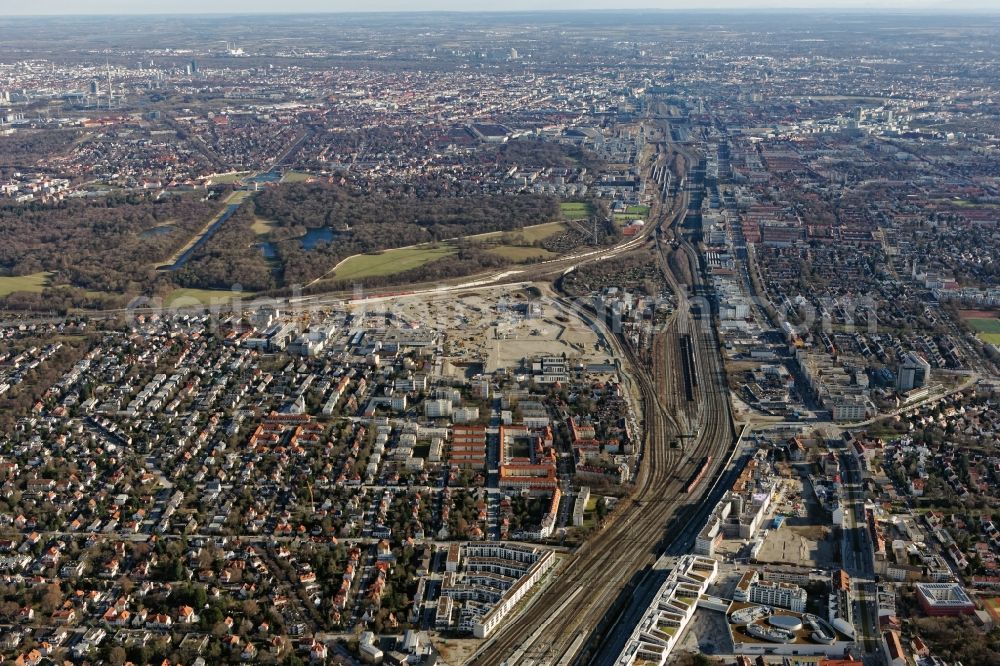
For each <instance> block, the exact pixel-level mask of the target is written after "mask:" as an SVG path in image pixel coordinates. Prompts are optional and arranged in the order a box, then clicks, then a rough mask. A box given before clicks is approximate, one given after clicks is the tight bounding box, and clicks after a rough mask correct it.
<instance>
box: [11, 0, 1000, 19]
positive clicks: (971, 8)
mask: <svg viewBox="0 0 1000 666" xmlns="http://www.w3.org/2000/svg"><path fill="white" fill-rule="evenodd" d="M630 9H646V10H650V9H652V10H656V9H661V10H675V11H676V10H685V11H697V10H709V11H719V10H723V11H741V10H742V11H759V10H796V11H802V10H806V11H808V10H815V11H824V12H830V11H838V10H844V11H893V12H898V11H906V12H990V13H995V12H998V11H1000V6H998V5H997V3H996V2H995V1H994V0H957V1H953V2H945V1H944V0H835V1H833V2H826V1H821V0H705V1H704V2H702V3H699V6H698V7H696V8H695V7H692V6H691V4H690V3H689V2H683V1H681V0H625V2H620V1H618V2H615V1H613V0H510V1H509V2H507V3H506V4H504V5H503V7H502V8H498V7H497V5H496V4H495V3H492V2H483V1H481V0H421V1H419V2H414V1H413V0H371V1H370V2H367V3H365V4H364V5H363V6H359V5H358V4H357V3H354V2H347V1H344V0H288V1H286V2H284V3H281V4H280V5H276V4H275V3H274V2H273V0H216V1H215V2H213V3H204V2H200V1H198V0H175V1H174V2H173V3H171V4H170V5H169V6H167V5H164V4H163V3H160V2H148V1H146V2H143V1H139V2H136V1H135V0H131V1H130V0H50V1H49V2H48V3H46V4H45V5H44V6H38V5H33V4H27V5H21V6H16V7H8V8H6V9H5V11H6V15H8V16H60V15H86V14H225V13H241V14H242V13H267V14H273V13H313V12H316V13H328V12H329V13H333V12H360V11H363V12H422V11H469V12H475V11H531V10H535V11H560V10H563V11H565V10H580V11H585V10H630Z"/></svg>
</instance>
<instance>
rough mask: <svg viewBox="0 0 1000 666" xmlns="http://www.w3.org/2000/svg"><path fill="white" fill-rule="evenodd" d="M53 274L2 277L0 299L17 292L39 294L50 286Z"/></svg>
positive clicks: (0, 279)
mask: <svg viewBox="0 0 1000 666" xmlns="http://www.w3.org/2000/svg"><path fill="white" fill-rule="evenodd" d="M50 277H52V273H49V272H42V273H32V274H31V275H12V276H0V298H2V297H4V296H9V295H10V294H13V293H14V292H15V291H30V292H33V293H36V294H39V293H41V292H42V290H44V289H45V288H46V287H47V286H49V278H50Z"/></svg>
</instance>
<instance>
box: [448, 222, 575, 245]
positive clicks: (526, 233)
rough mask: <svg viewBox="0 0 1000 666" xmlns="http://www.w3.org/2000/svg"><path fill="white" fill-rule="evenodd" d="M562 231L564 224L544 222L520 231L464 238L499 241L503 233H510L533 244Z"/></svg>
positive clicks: (494, 232) (490, 232)
mask: <svg viewBox="0 0 1000 666" xmlns="http://www.w3.org/2000/svg"><path fill="white" fill-rule="evenodd" d="M564 231H566V223H565V222H546V223H544V224H536V225H534V226H531V227H524V228H523V229H521V230H520V231H511V232H505V231H487V232H486V233H485V234H476V235H475V236H467V237H466V238H467V239H468V240H471V241H488V240H499V239H500V237H501V236H503V235H504V234H505V233H511V234H513V235H515V236H520V237H521V238H523V239H524V242H525V243H534V242H535V241H540V240H545V239H546V238H548V237H549V236H554V235H556V234H558V233H562V232H564Z"/></svg>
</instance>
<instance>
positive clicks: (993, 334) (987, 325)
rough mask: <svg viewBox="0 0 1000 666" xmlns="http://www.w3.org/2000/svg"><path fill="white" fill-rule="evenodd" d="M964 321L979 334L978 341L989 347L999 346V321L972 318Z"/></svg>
mask: <svg viewBox="0 0 1000 666" xmlns="http://www.w3.org/2000/svg"><path fill="white" fill-rule="evenodd" d="M965 321H967V322H968V323H969V326H971V327H972V328H973V330H975V331H976V333H978V334H979V339H980V340H982V341H983V342H986V343H988V344H991V345H1000V319H983V318H979V317H974V318H971V319H966V320H965Z"/></svg>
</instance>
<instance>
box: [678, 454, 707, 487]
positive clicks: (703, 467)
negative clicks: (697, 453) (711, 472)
mask: <svg viewBox="0 0 1000 666" xmlns="http://www.w3.org/2000/svg"><path fill="white" fill-rule="evenodd" d="M711 464H712V456H705V457H704V458H702V459H701V462H700V463H699V464H698V469H696V470H695V471H694V475H693V476H692V477H691V479H690V480H689V481H688V482H687V485H686V486H684V492H686V493H690V492H691V491H692V490H694V489H695V488H697V487H698V484H699V483H701V482H702V479H704V478H705V474H707V473H708V468H709V466H710V465H711Z"/></svg>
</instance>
